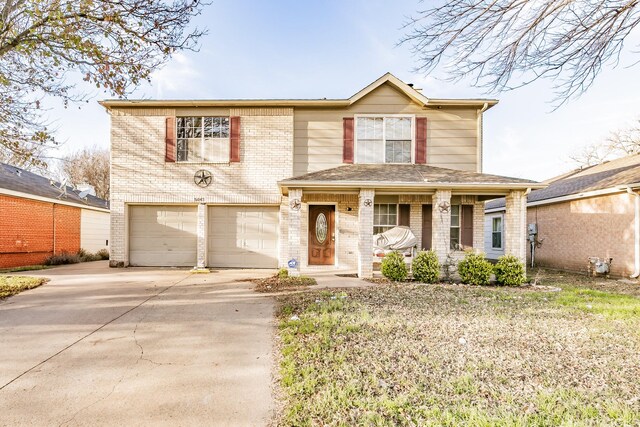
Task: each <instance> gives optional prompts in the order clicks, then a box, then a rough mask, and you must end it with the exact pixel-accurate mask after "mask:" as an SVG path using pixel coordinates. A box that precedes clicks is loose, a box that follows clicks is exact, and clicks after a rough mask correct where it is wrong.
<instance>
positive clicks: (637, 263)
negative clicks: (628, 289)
mask: <svg viewBox="0 0 640 427" xmlns="http://www.w3.org/2000/svg"><path fill="white" fill-rule="evenodd" d="M626 189H627V193H629V194H632V195H633V196H635V199H636V201H635V218H634V221H633V224H634V235H635V245H634V252H635V257H634V269H633V274H632V275H631V276H630V277H631V278H632V279H637V278H638V276H640V194H638V193H636V192H635V191H633V190H632V189H631V187H629V186H627V188H626Z"/></svg>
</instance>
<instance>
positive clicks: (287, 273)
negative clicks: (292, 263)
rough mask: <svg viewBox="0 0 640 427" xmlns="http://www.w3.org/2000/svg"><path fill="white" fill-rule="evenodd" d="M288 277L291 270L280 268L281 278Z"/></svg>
mask: <svg viewBox="0 0 640 427" xmlns="http://www.w3.org/2000/svg"><path fill="white" fill-rule="evenodd" d="M287 277H289V270H287V269H286V268H281V269H280V270H278V278H279V279H286V278H287Z"/></svg>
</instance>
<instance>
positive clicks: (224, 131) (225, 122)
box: [220, 117, 229, 138]
mask: <svg viewBox="0 0 640 427" xmlns="http://www.w3.org/2000/svg"><path fill="white" fill-rule="evenodd" d="M220 138H229V117H221V118H220Z"/></svg>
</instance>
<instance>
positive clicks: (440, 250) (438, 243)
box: [431, 190, 451, 263]
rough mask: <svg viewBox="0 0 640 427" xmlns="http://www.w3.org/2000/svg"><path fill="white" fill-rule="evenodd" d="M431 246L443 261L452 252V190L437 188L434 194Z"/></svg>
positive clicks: (441, 261)
mask: <svg viewBox="0 0 640 427" xmlns="http://www.w3.org/2000/svg"><path fill="white" fill-rule="evenodd" d="M431 226H432V231H431V233H432V240H431V248H432V249H433V250H434V251H435V252H436V255H438V260H440V263H443V262H445V261H446V259H447V254H448V253H449V252H451V190H436V193H435V194H434V195H433V214H432V220H431Z"/></svg>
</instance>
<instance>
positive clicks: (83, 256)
mask: <svg viewBox="0 0 640 427" xmlns="http://www.w3.org/2000/svg"><path fill="white" fill-rule="evenodd" d="M78 256H79V257H80V262H91V261H100V259H101V258H100V257H99V256H98V254H92V253H91V252H88V251H86V250H84V249H82V248H80V249H79V250H78Z"/></svg>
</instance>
